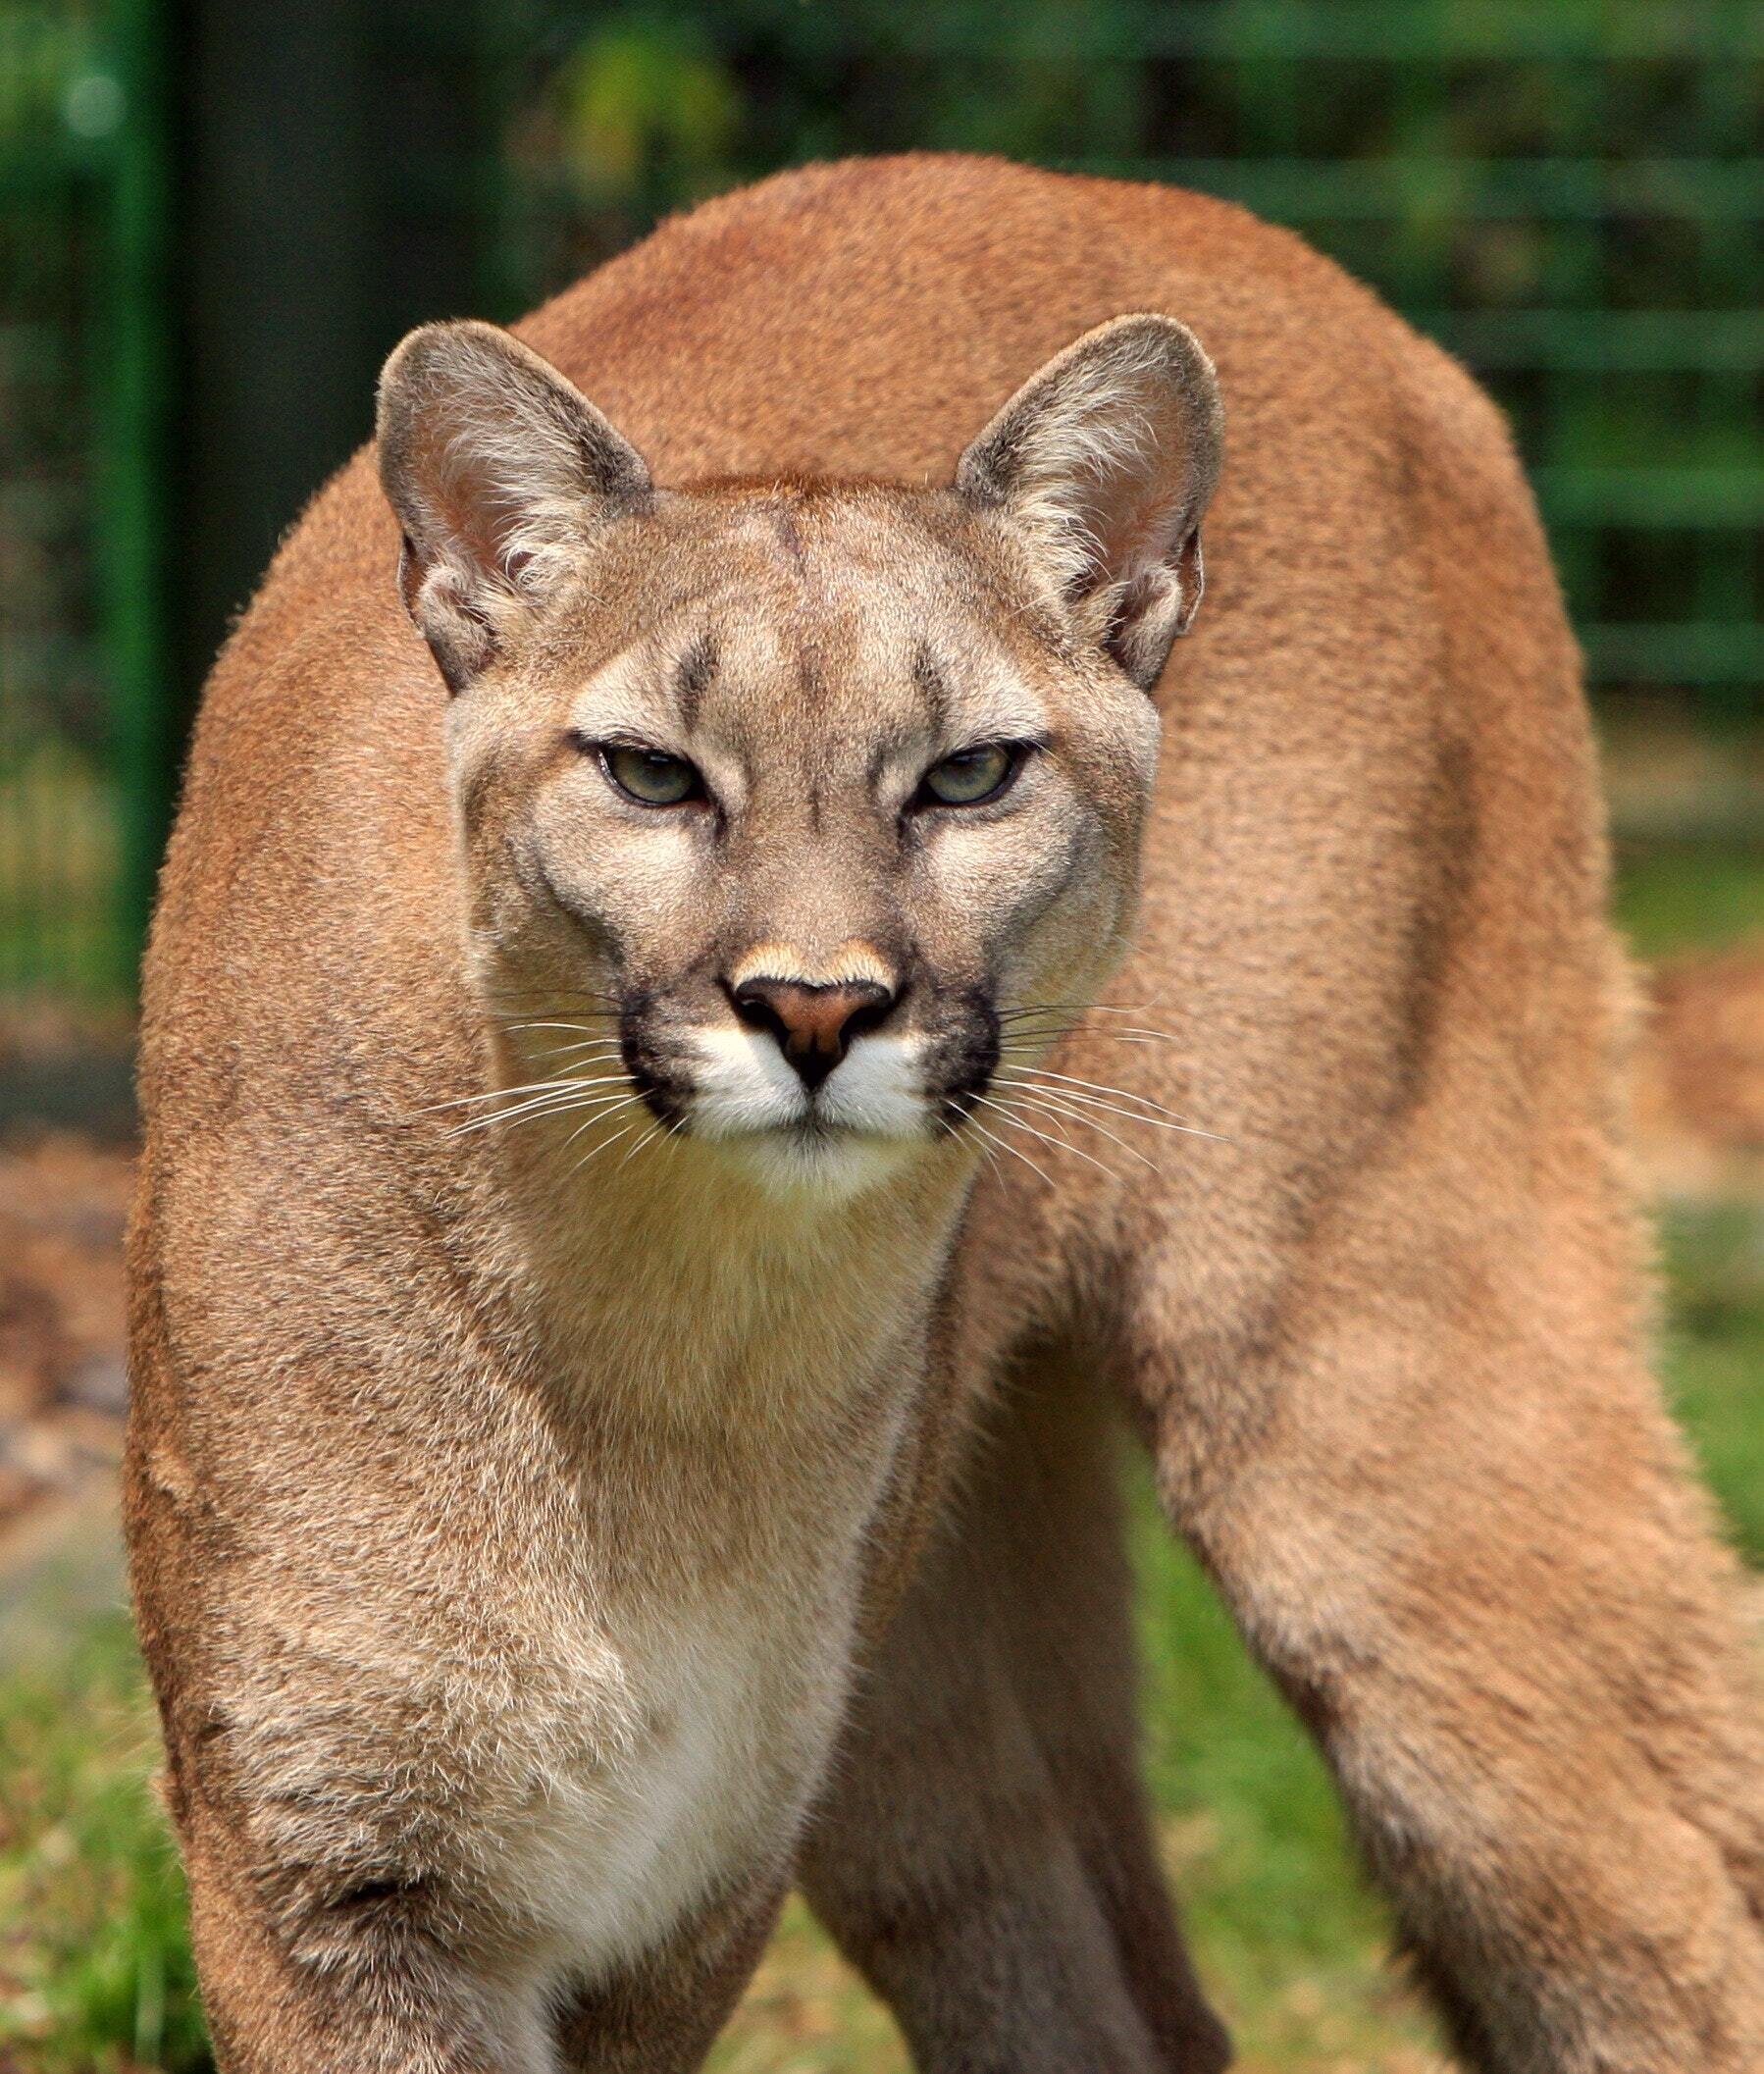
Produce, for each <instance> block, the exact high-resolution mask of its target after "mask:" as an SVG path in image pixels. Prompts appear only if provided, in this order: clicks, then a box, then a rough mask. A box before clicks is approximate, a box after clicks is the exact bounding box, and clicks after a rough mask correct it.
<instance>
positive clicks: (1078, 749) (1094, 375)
mask: <svg viewBox="0 0 1764 2074" xmlns="http://www.w3.org/2000/svg"><path fill="white" fill-rule="evenodd" d="M379 438H380V465H381V471H382V479H383V482H384V485H385V489H386V493H387V496H388V497H389V500H390V503H391V505H392V508H393V510H394V511H395V512H396V514H397V516H398V519H399V522H400V524H401V526H402V529H403V535H404V551H403V560H402V564H401V569H400V577H399V581H400V585H401V589H402V593H403V596H404V600H405V603H406V606H407V608H408V609H409V612H410V614H411V616H412V618H413V619H414V620H415V622H416V624H417V626H418V628H419V629H420V630H421V632H422V633H423V635H424V637H425V639H426V640H427V641H428V644H429V647H430V648H431V649H432V651H433V653H434V656H435V660H436V662H437V663H438V665H439V666H440V669H441V676H442V677H443V678H444V680H445V682H446V684H447V686H448V687H449V689H450V691H451V692H452V694H453V695H454V696H453V698H452V700H451V703H450V707H449V759H450V768H451V773H452V783H453V788H454V799H455V804H456V809H457V825H458V830H459V841H460V853H459V854H460V859H461V868H462V869H463V871H464V873H465V874H466V890H467V911H468V913H469V916H470V931H471V945H470V962H471V969H472V973H473V977H474V984H475V986H476V987H477V988H478V990H479V992H480V995H481V998H482V1001H483V1005H484V1008H485V1011H486V1012H487V1014H489V1015H490V1016H492V1017H493V1019H494V1023H495V1027H496V1028H497V1030H498V1031H499V1032H501V1033H502V1037H501V1041H502V1042H504V1043H506V1044H510V1045H512V1046H513V1054H512V1061H511V1063H512V1064H513V1065H514V1066H515V1067H516V1068H517V1070H516V1071H515V1074H514V1078H515V1079H516V1080H517V1081H521V1082H522V1083H523V1084H527V1083H530V1082H531V1079H532V1076H533V1073H534V1070H535V1066H536V1062H540V1063H541V1067H542V1069H543V1062H544V1060H545V1056H546V1055H547V1054H550V1055H551V1056H552V1058H553V1061H554V1062H555V1061H558V1060H561V1061H562V1062H564V1063H560V1064H556V1067H555V1071H554V1072H553V1073H551V1074H550V1075H549V1077H550V1078H552V1079H555V1080H556V1081H558V1082H560V1083H565V1085H564V1086H563V1087H562V1088H561V1090H560V1091H557V1102H556V1107H557V1108H558V1109H559V1110H560V1112H561V1113H562V1115H563V1119H564V1120H565V1121H568V1122H570V1123H571V1125H572V1127H573V1128H575V1129H577V1130H578V1131H579V1132H580V1131H581V1130H582V1129H583V1128H584V1124H585V1122H586V1125H587V1126H590V1128H589V1132H588V1135H589V1137H590V1138H591V1139H593V1138H595V1137H596V1134H597V1133H598V1134H600V1135H601V1136H604V1137H605V1138H607V1139H610V1137H611V1135H612V1133H613V1131H614V1130H615V1129H620V1130H622V1129H626V1128H628V1127H629V1126H630V1124H631V1122H632V1120H633V1118H634V1117H636V1118H642V1119H643V1120H645V1121H649V1120H651V1119H652V1120H653V1121H655V1122H657V1123H659V1124H660V1125H663V1126H665V1128H666V1130H667V1131H668V1132H670V1133H672V1134H674V1135H675V1136H676V1137H677V1138H680V1139H681V1140H683V1141H689V1142H692V1141H696V1142H697V1143H700V1144H702V1145H705V1146H710V1147H714V1148H716V1149H717V1154H718V1156H719V1157H722V1158H725V1159H730V1158H732V1159H734V1160H735V1161H736V1162H738V1163H740V1164H741V1165H742V1166H744V1167H746V1168H747V1170H748V1171H750V1172H751V1173H752V1174H753V1175H755V1176H757V1177H759V1178H761V1179H763V1180H765V1181H767V1182H768V1183H773V1184H778V1185H799V1184H804V1183H807V1184H811V1185H818V1186H821V1187H828V1186H831V1187H834V1188H840V1189H847V1188H855V1187H858V1186H862V1185H863V1184H864V1183H865V1182H866V1181H868V1180H870V1179H872V1178H874V1177H876V1176H878V1175H880V1174H883V1173H886V1172H887V1171H889V1170H890V1169H891V1167H894V1166H895V1165H897V1164H898V1163H899V1162H901V1161H903V1160H906V1159H908V1158H911V1157H913V1156H915V1152H916V1153H917V1154H918V1156H923V1153H924V1151H926V1150H928V1149H931V1148H935V1147H937V1146H939V1145H940V1144H942V1145H945V1146H947V1145H949V1144H950V1143H951V1142H952V1141H954V1142H956V1143H960V1142H961V1141H962V1140H964V1139H971V1138H972V1137H974V1136H975V1135H976V1134H977V1133H978V1132H979V1131H980V1130H981V1129H982V1128H983V1121H982V1118H981V1117H977V1116H976V1115H975V1111H976V1108H977V1106H978V1105H980V1103H981V1100H982V1098H983V1097H984V1095H985V1092H986V1089H987V1084H988V1081H989V1079H990V1078H991V1076H992V1075H993V1074H994V1072H995V1071H996V1070H997V1068H998V1066H999V1062H1000V1059H1001V1055H1002V1053H1003V1054H1006V1055H1009V1054H1010V1053H1011V1052H1012V1050H1013V1049H1014V1050H1018V1051H1028V1050H1031V1049H1033V1048H1034V1047H1035V1046H1036V1045H1037V1044H1038V1043H1041V1042H1044V1041H1045V1040H1046V1039H1047V1038H1048V1037H1050V1036H1051V1035H1052V1032H1053V1024H1052V1021H1051V1020H1050V1019H1048V1018H1043V1017H1041V1016H1040V1015H1039V1011H1042V1010H1043V1009H1046V1008H1048V1007H1049V1006H1050V1005H1054V1004H1058V1005H1060V1008H1061V1012H1064V1011H1065V1010H1067V1009H1071V1008H1074V1006H1081V1005H1082V1004H1083V1003H1084V1002H1085V1001H1086V1000H1088V999H1090V998H1092V996H1093V993H1094V990H1095V989H1096V988H1097V987H1098V986H1099V984H1100V983H1101V982H1102V981H1103V980H1104V979H1105V977H1106V975H1107V974H1108V972H1109V971H1110V969H1111V967H1112V965H1113V963H1114V962H1115V960H1116V959H1118V957H1119V956H1120V954H1121V951H1122V948H1123V945H1124V939H1125V933H1126V930H1127V928H1128V926H1129V923H1130V919H1131V914H1132V909H1133V906H1134V899H1135V887H1136V878H1137V866H1138V848H1139V842H1140V835H1141V829H1142V824H1143V821H1144V818H1145V813H1146V808H1147V804H1148V801H1149V798H1150V794H1151V787H1152V780H1153V773H1154V766H1155V759H1156V752H1157V739H1158V727H1157V717H1156V713H1155V710H1154V707H1153V704H1152V701H1151V700H1150V699H1149V697H1148V696H1147V694H1148V692H1149V691H1150V689H1151V687H1152V686H1153V684H1154V683H1155V681H1156V680H1157V678H1158V676H1159V674H1160V672H1161V670H1162V669H1163V666H1164V663H1165V660H1166V657H1167V654H1168V651H1169V647H1170V644H1171V642H1172V641H1173V640H1174V638H1175V637H1176V636H1177V635H1178V634H1180V633H1182V632H1184V631H1185V629H1186V628H1187V626H1188V624H1189V621H1190V620H1191V618H1192V617H1193V614H1194V610H1195V607H1196V605H1197V603H1198V602H1199V599H1200V593H1201V554H1200V545H1199V527H1200V521H1201V517H1202V514H1203V512H1204V511H1205V508H1206V505H1207V501H1208V498H1209V496H1210V495H1211V493H1212V491H1213V487H1214V484H1215V481H1216V479H1217V476H1218V472H1219V447H1220V411H1219V397H1218V390H1217V387H1216V384H1215V380H1214V375H1213V369H1212V367H1211V365H1210V363H1209V362H1208V360H1207V358H1206V355H1205V354H1204V353H1203V352H1202V351H1201V349H1200V347H1199V345H1198V344H1197V343H1196V341H1195V339H1194V337H1192V335H1191V334H1190V333H1189V332H1188V331H1187V330H1186V329H1185V328H1184V327H1183V326H1182V325H1180V324H1178V323H1176V322H1174V321H1173V320H1172V319H1170V318H1167V317H1161V316H1127V317H1121V318H1117V319H1115V321H1114V322H1113V323H1110V324H1106V325H1103V326H1102V327H1101V328H1100V329H1098V330H1096V331H1093V332H1090V333H1088V334H1086V335H1085V336H1084V337H1081V338H1080V339H1078V340H1077V341H1076V343H1075V344H1073V345H1071V346H1069V347H1068V348H1067V349H1066V350H1065V351H1064V352H1063V353H1061V354H1060V355H1059V356H1058V357H1057V358H1056V359H1054V360H1053V361H1051V362H1050V363H1049V364H1048V365H1047V366H1046V367H1044V368H1043V369H1042V371H1041V372H1040V373H1039V374H1037V375H1036V376H1035V377H1034V378H1033V379H1032V380H1031V381H1029V382H1028V383H1027V385H1026V386H1025V387H1024V388H1023V389H1020V390H1018V392H1017V393H1016V394H1015V395H1014V396H1012V398H1011V399H1010V400H1009V401H1008V402H1006V403H1005V405H1004V407H1003V408H1002V409H1001V410H1000V411H999V413H998V415H997V416H996V417H995V418H994V419H993V420H992V422H991V423H990V424H989V425H987V426H986V427H985V428H984V429H983V430H981V431H980V432H979V433H978V436H977V437H976V438H975V440H974V441H973V443H972V444H971V445H970V446H969V447H968V448H967V450H966V452H965V453H964V454H963V455H962V457H961V460H960V465H959V466H958V468H957V470H956V474H955V480H954V482H953V483H951V484H950V485H949V486H948V487H945V488H932V489H914V488H904V487H900V486H896V485H890V484H881V483H865V482H844V481H820V480H813V481H783V482H748V481H743V482H728V483H725V482H711V483H704V484H700V485H690V486H688V487H685V488H682V489H678V490H661V489H658V488H657V487H656V486H655V484H654V482H653V481H652V479H651V476H650V472H649V467H648V466H647V465H646V463H645V461H644V460H643V458H642V456H641V455H640V454H639V453H638V452H637V450H636V449H635V448H634V447H633V446H632V445H631V444H630V442H629V441H627V440H625V439H624V438H623V437H622V435H621V434H620V433H618V432H617V431H616V430H615V429H614V428H613V427H612V425H611V424H609V423H608V422H607V420H606V419H605V418H604V417H603V416H602V415H601V414H600V413H599V412H598V411H597V409H596V408H595V407H594V405H593V404H591V403H590V402H589V401H588V400H587V399H586V398H585V397H584V396H583V395H582V394H581V392H580V391H579V390H578V389H576V388H574V387H573V385H572V384H570V383H569V382H568V381H566V380H565V379H564V378H563V376H562V375H560V374H559V373H558V372H557V371H556V370H555V369H554V368H552V367H551V366H550V365H549V364H548V363H547V362H545V360H542V359H541V358H540V357H539V356H538V355H537V354H536V353H534V352H532V351H530V350H529V349H528V348H527V347H526V346H524V345H522V344H520V343H519V342H518V341H517V340H516V339H514V338H513V337H510V336H509V335H508V334H506V333H504V332H501V331H498V330H496V329H495V328H493V326H490V325H484V324H443V325H432V326H428V327H425V328H424V329H422V330H420V331H418V332H415V333H413V334H412V335H411V336H410V337H407V338H406V339H405V340H404V341H403V343H402V344H401V345H399V347H398V348H397V349H396V351H395V352H394V353H393V354H392V356H391V358H390V360H389V362H388V364H387V368H386V372H385V375H384V377H383V380H382V384H381V392H380V418H379ZM559 1025H562V1026H563V1027H561V1028H559V1027H557V1026H559ZM511 1033H512V1034H511ZM572 1040H573V1041H574V1044H575V1048H574V1049H571V1048H570V1046H571V1043H572ZM577 1086H579V1087H580V1089H581V1091H582V1092H581V1095H580V1100H579V1101H578V1100H577V1099H576V1097H575V1096H574V1095H573V1094H572V1092H571V1089H572V1087H577ZM546 1092H547V1090H546V1089H545V1088H544V1087H543V1086H542V1089H541V1093H542V1095H543V1094H545V1093H546Z"/></svg>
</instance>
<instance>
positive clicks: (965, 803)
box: [907, 736, 1048, 814]
mask: <svg viewBox="0 0 1764 2074" xmlns="http://www.w3.org/2000/svg"><path fill="white" fill-rule="evenodd" d="M1047 746H1048V745H1047V742H1046V740H1045V739H1043V738H1041V737H1039V736H1037V737H1029V738H1022V739H1018V740H1013V741H996V742H970V743H969V744H968V746H967V748H966V749H957V750H952V751H951V752H950V753H949V754H948V755H947V756H939V757H938V759H937V761H936V762H935V763H933V764H932V765H931V768H930V770H927V771H926V772H925V774H924V776H923V777H921V778H920V779H919V781H918V790H917V791H916V792H915V793H914V794H913V795H912V797H911V799H910V800H908V802H907V810H908V813H915V814H917V813H971V812H972V811H973V810H974V808H975V807H976V806H993V805H996V804H998V802H999V801H1000V800H1002V799H1003V798H1004V797H1005V795H1006V794H1007V793H1008V792H1010V791H1011V790H1012V787H1013V786H1014V785H1015V783H1016V781H1017V779H1018V778H1019V777H1020V776H1021V775H1022V771H1023V767H1024V765H1025V764H1026V763H1027V762H1028V761H1029V759H1030V757H1031V756H1033V755H1036V754H1038V753H1039V752H1041V751H1043V750H1045V749H1046V748H1047ZM991 750H1003V751H1004V752H1005V768H1004V771H1003V772H1002V773H1001V775H1000V777H999V781H998V783H997V784H996V785H994V786H992V787H991V788H990V789H989V790H988V791H986V792H982V793H976V794H975V795H974V797H973V798H972V799H971V800H946V799H943V798H942V797H941V796H940V795H938V794H937V793H934V792H933V791H932V790H931V773H932V771H939V770H942V769H943V767H944V765H945V764H946V763H955V762H958V761H959V760H960V758H961V757H963V756H978V755H983V754H985V753H986V752H988V751H991Z"/></svg>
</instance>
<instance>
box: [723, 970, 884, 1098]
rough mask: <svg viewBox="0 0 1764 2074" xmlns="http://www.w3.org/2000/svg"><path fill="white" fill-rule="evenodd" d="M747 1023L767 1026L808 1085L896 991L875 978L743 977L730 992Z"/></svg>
mask: <svg viewBox="0 0 1764 2074" xmlns="http://www.w3.org/2000/svg"><path fill="white" fill-rule="evenodd" d="M729 998H730V1000H731V1001H733V1002H734V1004H735V1012H736V1013H737V1014H738V1015H739V1016H740V1017H741V1019H742V1021H743V1022H745V1023H746V1024H747V1025H748V1027H749V1028H750V1029H753V1030H769V1031H770V1032H771V1034H772V1035H773V1036H774V1037H775V1038H776V1039H777V1040H778V1048H779V1050H780V1051H781V1052H782V1053H783V1054H784V1056H785V1058H786V1059H788V1060H789V1061H790V1063H791V1064H792V1065H794V1066H795V1067H796V1069H797V1071H798V1072H799V1073H800V1074H801V1075H802V1077H803V1080H804V1084H805V1085H806V1086H808V1087H811V1088H812V1087H818V1086H819V1085H820V1083H821V1082H822V1081H823V1080H824V1079H826V1077H827V1075H828V1074H829V1073H830V1072H831V1071H832V1070H833V1068H834V1067H835V1066H836V1065H837V1064H838V1063H839V1062H840V1061H841V1060H842V1059H843V1058H844V1057H845V1055H846V1053H847V1051H848V1050H849V1049H850V1048H851V1043H852V1039H853V1038H854V1037H856V1036H859V1035H861V1033H862V1032H863V1031H865V1030H873V1029H874V1028H875V1027H876V1025H877V1024H878V1023H879V1022H881V1021H883V1020H884V1019H885V1018H886V1017H887V1015H888V1013H889V1011H891V1010H892V1009H893V1007H894V1005H895V1001H896V996H895V995H894V994H893V993H892V992H891V991H890V990H889V989H888V988H887V987H884V986H880V985H878V984H877V983H876V982H875V981H874V980H868V979H847V980H840V981H838V982H836V983H835V984H833V985H831V986H811V985H808V984H807V983H806V982H804V981H803V980H799V979H767V978H766V977H764V976H763V975H761V976H759V977H757V978H754V979H744V980H743V981H742V983H741V985H740V986H738V987H736V988H735V989H734V990H733V991H732V992H731V994H730V997H729Z"/></svg>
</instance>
